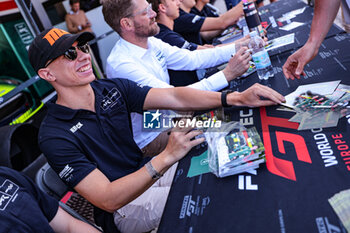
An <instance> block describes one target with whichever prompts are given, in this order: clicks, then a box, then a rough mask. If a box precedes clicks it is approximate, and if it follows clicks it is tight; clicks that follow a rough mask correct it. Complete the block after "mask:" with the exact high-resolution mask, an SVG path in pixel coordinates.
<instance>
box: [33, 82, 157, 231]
mask: <svg viewBox="0 0 350 233" xmlns="http://www.w3.org/2000/svg"><path fill="white" fill-rule="evenodd" d="M91 86H92V88H93V90H94V93H95V111H96V112H91V111H88V110H83V109H80V110H73V109H70V108H67V107H64V106H61V105H57V104H55V103H54V102H51V103H48V104H47V107H48V114H47V116H46V117H45V119H44V120H43V122H42V124H41V127H40V131H39V145H40V148H41V150H42V152H43V153H44V154H45V156H46V157H47V160H48V162H49V164H50V165H51V167H52V168H53V169H54V170H55V171H56V172H57V173H58V174H59V176H60V177H61V179H62V180H63V181H64V182H65V183H66V184H68V185H69V186H70V187H72V188H74V187H75V186H76V185H77V184H78V183H79V182H80V181H81V180H82V179H83V178H85V177H86V176H87V175H88V174H89V173H90V172H91V171H93V170H94V169H95V168H98V169H99V170H100V171H101V172H102V173H103V174H104V175H105V176H106V177H107V178H108V179H109V180H110V181H114V180H116V179H118V178H120V177H123V176H125V175H128V174H130V173H132V172H135V171H136V170H138V169H139V168H140V167H141V166H143V165H144V163H145V161H144V159H143V155H142V152H141V150H140V149H139V147H138V146H137V144H136V143H135V141H134V140H133V134H132V128H131V119H130V113H131V112H138V113H142V112H143V104H144V101H145V98H146V95H147V93H148V91H149V90H150V87H147V86H139V85H137V84H136V83H135V82H132V81H130V80H127V79H101V80H97V81H94V82H92V83H91ZM140 124H142V122H140ZM96 191H97V192H98V190H96ZM116 198H118V197H116ZM108 214H109V213H107V212H104V211H102V210H99V209H98V208H96V209H95V220H98V219H100V220H101V219H102V220H103V219H106V215H108ZM108 219H112V218H108ZM110 224H113V222H111V223H110Z"/></svg>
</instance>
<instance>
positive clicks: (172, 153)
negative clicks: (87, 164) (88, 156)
mask: <svg viewBox="0 0 350 233" xmlns="http://www.w3.org/2000/svg"><path fill="white" fill-rule="evenodd" d="M170 89H172V88H170ZM201 133H202V132H201V131H198V130H191V129H175V130H173V131H172V133H171V135H170V137H169V141H168V145H167V146H166V148H165V149H164V150H163V151H162V152H161V153H160V154H159V155H157V156H156V157H155V158H154V159H152V161H151V164H152V166H153V167H154V169H155V170H156V171H157V172H158V173H160V174H164V173H165V172H166V171H167V170H168V168H170V167H171V166H172V165H173V164H174V163H176V162H177V161H178V160H180V159H181V158H183V157H184V156H185V155H186V154H187V153H188V152H189V150H190V149H191V148H192V147H194V146H196V145H198V144H200V143H202V142H203V141H204V138H198V139H194V140H191V139H193V138H194V137H195V136H197V135H199V134H201ZM154 182H155V180H154V179H152V177H151V175H150V174H149V173H148V171H147V169H146V168H145V167H142V168H141V169H139V170H138V171H136V172H133V173H131V174H129V175H127V176H124V177H122V178H119V179H117V180H115V181H112V182H110V181H109V180H108V178H107V177H106V176H105V175H104V174H103V173H102V172H101V171H100V170H98V169H97V168H96V169H95V170H93V171H92V172H90V173H89V174H88V175H87V176H86V177H85V178H84V179H83V180H81V181H80V182H79V183H78V184H77V185H76V186H75V187H74V188H75V190H76V191H77V192H78V193H79V194H80V195H82V196H83V197H85V198H86V199H87V200H88V201H90V202H91V203H92V204H93V205H95V206H97V207H99V208H101V209H103V210H105V211H108V212H111V213H112V212H114V211H115V210H117V209H119V208H121V207H123V206H124V205H126V204H128V203H129V202H131V201H132V200H134V199H135V198H137V197H138V196H139V195H141V194H142V193H143V192H144V191H146V190H147V189H148V188H149V187H150V186H151V185H152V184H153V183H154ZM96 190H98V191H96Z"/></svg>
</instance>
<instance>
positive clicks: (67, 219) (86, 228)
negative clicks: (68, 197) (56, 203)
mask: <svg viewBox="0 0 350 233" xmlns="http://www.w3.org/2000/svg"><path fill="white" fill-rule="evenodd" d="M49 224H50V226H51V227H52V229H53V230H54V231H55V232H56V233H79V232H80V233H98V232H100V231H98V230H97V229H95V228H94V227H93V226H91V225H89V224H87V223H85V222H82V221H80V220H78V219H76V218H74V217H73V216H71V215H70V214H68V213H67V212H66V211H64V210H63V209H61V208H60V207H59V208H58V210H57V213H56V215H55V217H54V218H53V219H52V220H51V221H50V223H49Z"/></svg>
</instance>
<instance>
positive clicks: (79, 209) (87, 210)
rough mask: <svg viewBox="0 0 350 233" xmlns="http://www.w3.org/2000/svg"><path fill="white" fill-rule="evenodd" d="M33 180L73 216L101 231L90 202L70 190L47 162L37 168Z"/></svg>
mask: <svg viewBox="0 0 350 233" xmlns="http://www.w3.org/2000/svg"><path fill="white" fill-rule="evenodd" d="M35 182H36V184H37V185H38V186H39V188H40V189H41V190H42V191H44V192H46V193H48V194H49V195H50V196H52V197H54V198H55V199H57V200H59V204H60V206H61V207H62V208H63V209H64V210H65V211H67V212H68V213H69V214H71V215H72V216H73V217H75V218H77V219H79V220H81V221H83V222H86V223H88V224H90V225H92V226H93V227H95V228H96V229H98V230H99V231H101V232H102V230H101V229H100V228H99V227H97V226H96V224H95V223H94V219H93V206H92V204H91V203H89V202H88V201H87V200H86V199H84V198H83V197H82V196H80V195H79V194H77V193H74V192H72V191H70V190H69V188H68V186H67V185H66V184H65V183H63V181H62V180H61V179H60V178H59V176H58V175H57V174H56V172H55V171H54V170H53V169H52V168H51V167H50V165H49V164H48V163H46V164H44V166H42V167H41V168H40V169H39V171H38V172H37V174H36V177H35ZM83 216H84V217H83Z"/></svg>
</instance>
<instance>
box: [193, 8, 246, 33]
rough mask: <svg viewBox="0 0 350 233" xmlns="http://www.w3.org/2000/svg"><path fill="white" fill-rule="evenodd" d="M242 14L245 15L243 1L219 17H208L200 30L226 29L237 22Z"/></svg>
mask: <svg viewBox="0 0 350 233" xmlns="http://www.w3.org/2000/svg"><path fill="white" fill-rule="evenodd" d="M241 16H243V4H242V2H240V3H239V4H237V5H236V6H235V7H233V8H231V9H230V10H229V11H227V12H225V13H224V14H222V15H220V16H219V17H206V18H205V20H204V23H203V25H202V27H201V29H200V31H201V32H203V31H213V30H224V29H226V28H227V27H228V26H231V25H233V24H235V23H237V21H238V20H239V18H240V17H241Z"/></svg>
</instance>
